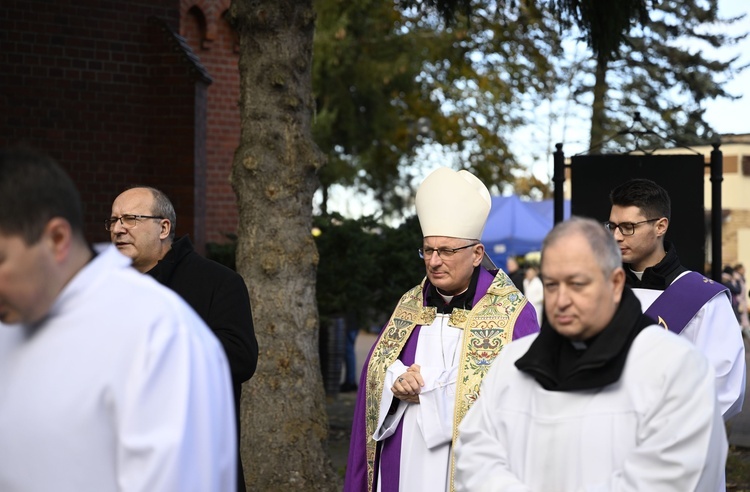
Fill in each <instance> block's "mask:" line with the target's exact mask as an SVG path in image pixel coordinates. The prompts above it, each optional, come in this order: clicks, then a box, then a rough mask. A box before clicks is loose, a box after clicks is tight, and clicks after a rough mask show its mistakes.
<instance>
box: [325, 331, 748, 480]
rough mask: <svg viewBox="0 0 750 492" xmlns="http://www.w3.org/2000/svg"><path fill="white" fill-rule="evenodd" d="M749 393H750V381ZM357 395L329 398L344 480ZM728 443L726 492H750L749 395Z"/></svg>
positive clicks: (360, 353) (334, 450)
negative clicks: (729, 445)
mask: <svg viewBox="0 0 750 492" xmlns="http://www.w3.org/2000/svg"><path fill="white" fill-rule="evenodd" d="M375 338H376V336H375V335H374V334H371V333H365V332H360V334H359V336H358V337H357V344H356V353H357V366H358V371H360V372H361V370H362V364H363V362H364V360H365V358H366V357H367V354H368V352H369V351H370V348H371V347H372V344H373V343H374V342H375ZM745 349H746V351H745V354H746V357H747V362H748V365H749V366H750V340H748V339H746V340H745ZM747 383H748V391H747V393H750V380H748V381H747ZM355 400H356V393H339V394H338V395H336V396H332V397H329V398H328V401H327V408H328V418H329V422H330V429H331V433H330V441H329V454H330V456H331V461H332V462H333V466H334V468H335V469H336V470H337V471H338V472H339V474H340V475H341V476H342V477H343V476H344V471H345V470H346V458H347V453H348V451H349V433H350V431H351V422H352V414H353V412H354V403H355ZM729 429H730V430H729V442H730V444H731V445H732V446H731V449H730V456H729V460H728V462H727V464H728V467H727V477H728V479H729V480H728V481H727V491H732V492H750V396H748V397H746V398H745V407H744V411H743V412H742V413H740V414H739V415H737V416H736V417H735V418H734V419H733V421H732V423H731V425H730V426H729Z"/></svg>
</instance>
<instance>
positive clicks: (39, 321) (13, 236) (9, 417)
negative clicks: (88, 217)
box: [0, 150, 236, 492]
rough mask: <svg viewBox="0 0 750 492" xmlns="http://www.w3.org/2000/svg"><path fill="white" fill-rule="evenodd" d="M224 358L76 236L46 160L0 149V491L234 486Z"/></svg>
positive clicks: (77, 226) (145, 283)
mask: <svg viewBox="0 0 750 492" xmlns="http://www.w3.org/2000/svg"><path fill="white" fill-rule="evenodd" d="M234 436H235V430H234V416H233V406H232V387H231V384H230V376H229V368H228V365H227V361H226V357H225V355H224V352H223V350H222V348H221V346H220V345H219V343H218V341H217V340H216V338H215V337H214V336H213V334H212V333H211V332H210V331H209V330H208V328H207V327H206V325H205V324H204V323H203V322H202V321H201V320H200V318H199V317H198V316H197V315H196V314H195V312H194V311H192V310H191V309H190V308H189V307H188V306H187V304H185V302H184V301H182V300H181V299H180V298H179V297H178V296H177V295H176V294H174V293H173V292H171V291H170V290H168V289H167V288H165V287H162V286H161V285H159V284H158V283H157V282H156V281H154V280H153V279H151V278H148V277H145V276H143V275H141V274H139V273H138V272H137V271H135V270H134V269H133V268H132V267H131V266H130V259H129V258H127V257H125V256H123V255H121V254H120V253H119V252H118V251H117V250H116V249H115V247H114V246H109V247H108V248H106V249H105V250H103V251H101V252H99V253H97V252H95V251H93V250H92V249H91V248H90V247H89V245H88V244H87V243H86V241H85V239H84V237H83V219H82V213H81V203H80V198H79V196H78V193H77V191H76V189H75V186H74V184H73V182H72V181H71V180H70V178H69V177H68V176H67V175H66V174H65V172H64V171H63V170H62V169H61V168H60V167H59V166H58V165H57V164H56V163H55V162H54V161H52V160H51V159H50V158H48V157H46V156H43V155H39V154H36V153H34V152H31V151H28V150H9V151H0V490H1V491H3V492H49V491H56V492H83V491H91V492H155V491H180V492H185V491H188V492H189V491H194V492H206V491H212V492H213V491H216V492H224V491H234V490H236V485H235V481H236V461H235V460H236V458H235V456H236V453H235V437H234Z"/></svg>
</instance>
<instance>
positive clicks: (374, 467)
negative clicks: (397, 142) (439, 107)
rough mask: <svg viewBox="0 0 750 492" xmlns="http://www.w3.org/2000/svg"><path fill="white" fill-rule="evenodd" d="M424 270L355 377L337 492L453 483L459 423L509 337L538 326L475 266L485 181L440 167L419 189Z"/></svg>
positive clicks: (491, 273)
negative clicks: (342, 478) (346, 455)
mask: <svg viewBox="0 0 750 492" xmlns="http://www.w3.org/2000/svg"><path fill="white" fill-rule="evenodd" d="M416 206H417V215H418V216H419V222H420V225H421V227H422V234H423V236H424V238H423V243H422V247H421V248H420V249H419V255H420V257H421V258H422V259H423V261H424V265H425V270H426V274H427V278H426V279H425V280H423V282H422V283H421V284H420V285H418V286H416V287H414V288H413V289H412V290H410V291H409V292H407V293H406V294H405V295H404V296H403V297H402V298H401V300H400V301H399V303H398V305H397V306H396V309H395V310H394V312H393V315H392V316H391V319H390V321H389V322H388V324H387V325H386V326H385V328H384V329H383V331H382V333H381V335H380V337H379V339H378V341H377V342H376V343H375V345H374V347H373V349H372V351H371V353H370V356H369V358H368V360H367V361H366V363H365V371H363V374H362V378H361V381H360V385H359V394H358V401H357V406H356V408H355V412H354V423H353V425H352V436H351V444H350V448H349V461H348V466H347V471H346V481H345V485H344V490H346V491H348V492H349V491H350V492H354V491H357V492H363V491H381V492H391V491H409V492H416V491H429V492H433V491H448V490H453V483H452V482H453V480H452V473H453V466H452V464H453V459H452V458H453V454H452V448H453V443H454V442H455V439H456V427H457V425H458V422H460V421H461V419H462V418H463V416H464V414H465V413H466V411H467V410H468V409H469V407H470V406H471V405H472V404H473V402H474V400H476V397H477V394H478V392H479V383H480V381H481V379H482V377H484V375H485V374H486V373H487V370H488V368H489V366H490V364H491V363H492V361H493V360H494V358H495V357H496V356H497V354H498V353H499V352H500V350H501V349H502V348H503V346H505V345H506V344H507V343H509V342H510V341H511V340H515V339H518V338H520V337H522V336H524V335H527V334H530V333H535V332H537V331H538V330H539V327H538V323H537V320H536V315H535V313H534V308H533V307H532V306H531V305H530V304H529V303H527V301H526V299H525V298H524V297H523V295H522V294H521V293H520V292H519V291H518V289H516V287H515V286H514V285H513V282H511V280H510V278H508V276H507V275H506V274H505V273H504V272H503V271H501V270H497V269H496V268H495V267H494V265H491V262H490V263H489V264H488V266H489V268H485V267H484V266H481V264H482V262H483V259H484V258H485V254H484V246H483V245H482V244H481V242H480V240H479V238H480V237H481V236H482V230H483V229H484V224H485V221H486V220H487V216H488V214H489V211H490V206H491V200H490V194H489V192H488V190H487V188H486V187H485V186H484V184H482V182H481V181H479V179H477V178H476V177H475V176H474V175H472V174H470V173H469V172H467V171H459V172H455V171H453V170H451V169H448V168H441V169H438V170H437V171H435V172H433V173H432V174H430V175H429V176H428V177H427V178H426V179H425V181H424V182H423V183H422V184H421V186H420V187H419V190H418V191H417V196H416Z"/></svg>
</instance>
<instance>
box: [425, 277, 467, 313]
mask: <svg viewBox="0 0 750 492" xmlns="http://www.w3.org/2000/svg"><path fill="white" fill-rule="evenodd" d="M479 269H480V267H475V268H474V272H472V274H471V281H470V282H469V288H468V289H466V290H465V291H463V292H462V293H460V294H456V295H455V296H445V295H443V294H441V293H440V292H439V291H438V289H437V287H435V286H434V285H432V284H430V286H429V288H428V289H427V295H426V298H425V304H426V305H427V306H433V307H435V308H437V312H438V313H440V314H450V313H451V312H453V309H454V308H461V309H471V308H472V306H473V304H474V294H475V293H476V291H477V282H478V281H479Z"/></svg>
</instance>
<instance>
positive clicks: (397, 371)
mask: <svg viewBox="0 0 750 492" xmlns="http://www.w3.org/2000/svg"><path fill="white" fill-rule="evenodd" d="M407 369H408V367H407V366H405V365H404V363H403V362H401V361H400V360H399V359H396V362H394V363H393V364H391V365H390V366H389V367H388V369H386V371H385V379H384V380H383V394H382V395H381V396H380V412H378V426H377V428H376V430H375V434H373V436H372V438H373V439H375V440H376V441H382V440H383V439H386V438H388V437H391V436H392V435H393V433H394V432H396V427H398V423H399V422H400V421H401V418H402V417H403V416H404V412H405V411H406V406H407V404H408V403H406V402H399V405H398V408H397V409H396V412H395V413H394V414H393V415H388V410H390V408H391V404H392V403H393V400H394V398H396V397H395V396H393V392H392V391H391V388H392V387H393V383H394V382H396V378H398V377H399V376H400V375H402V374H403V373H405V372H406V370H407Z"/></svg>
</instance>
